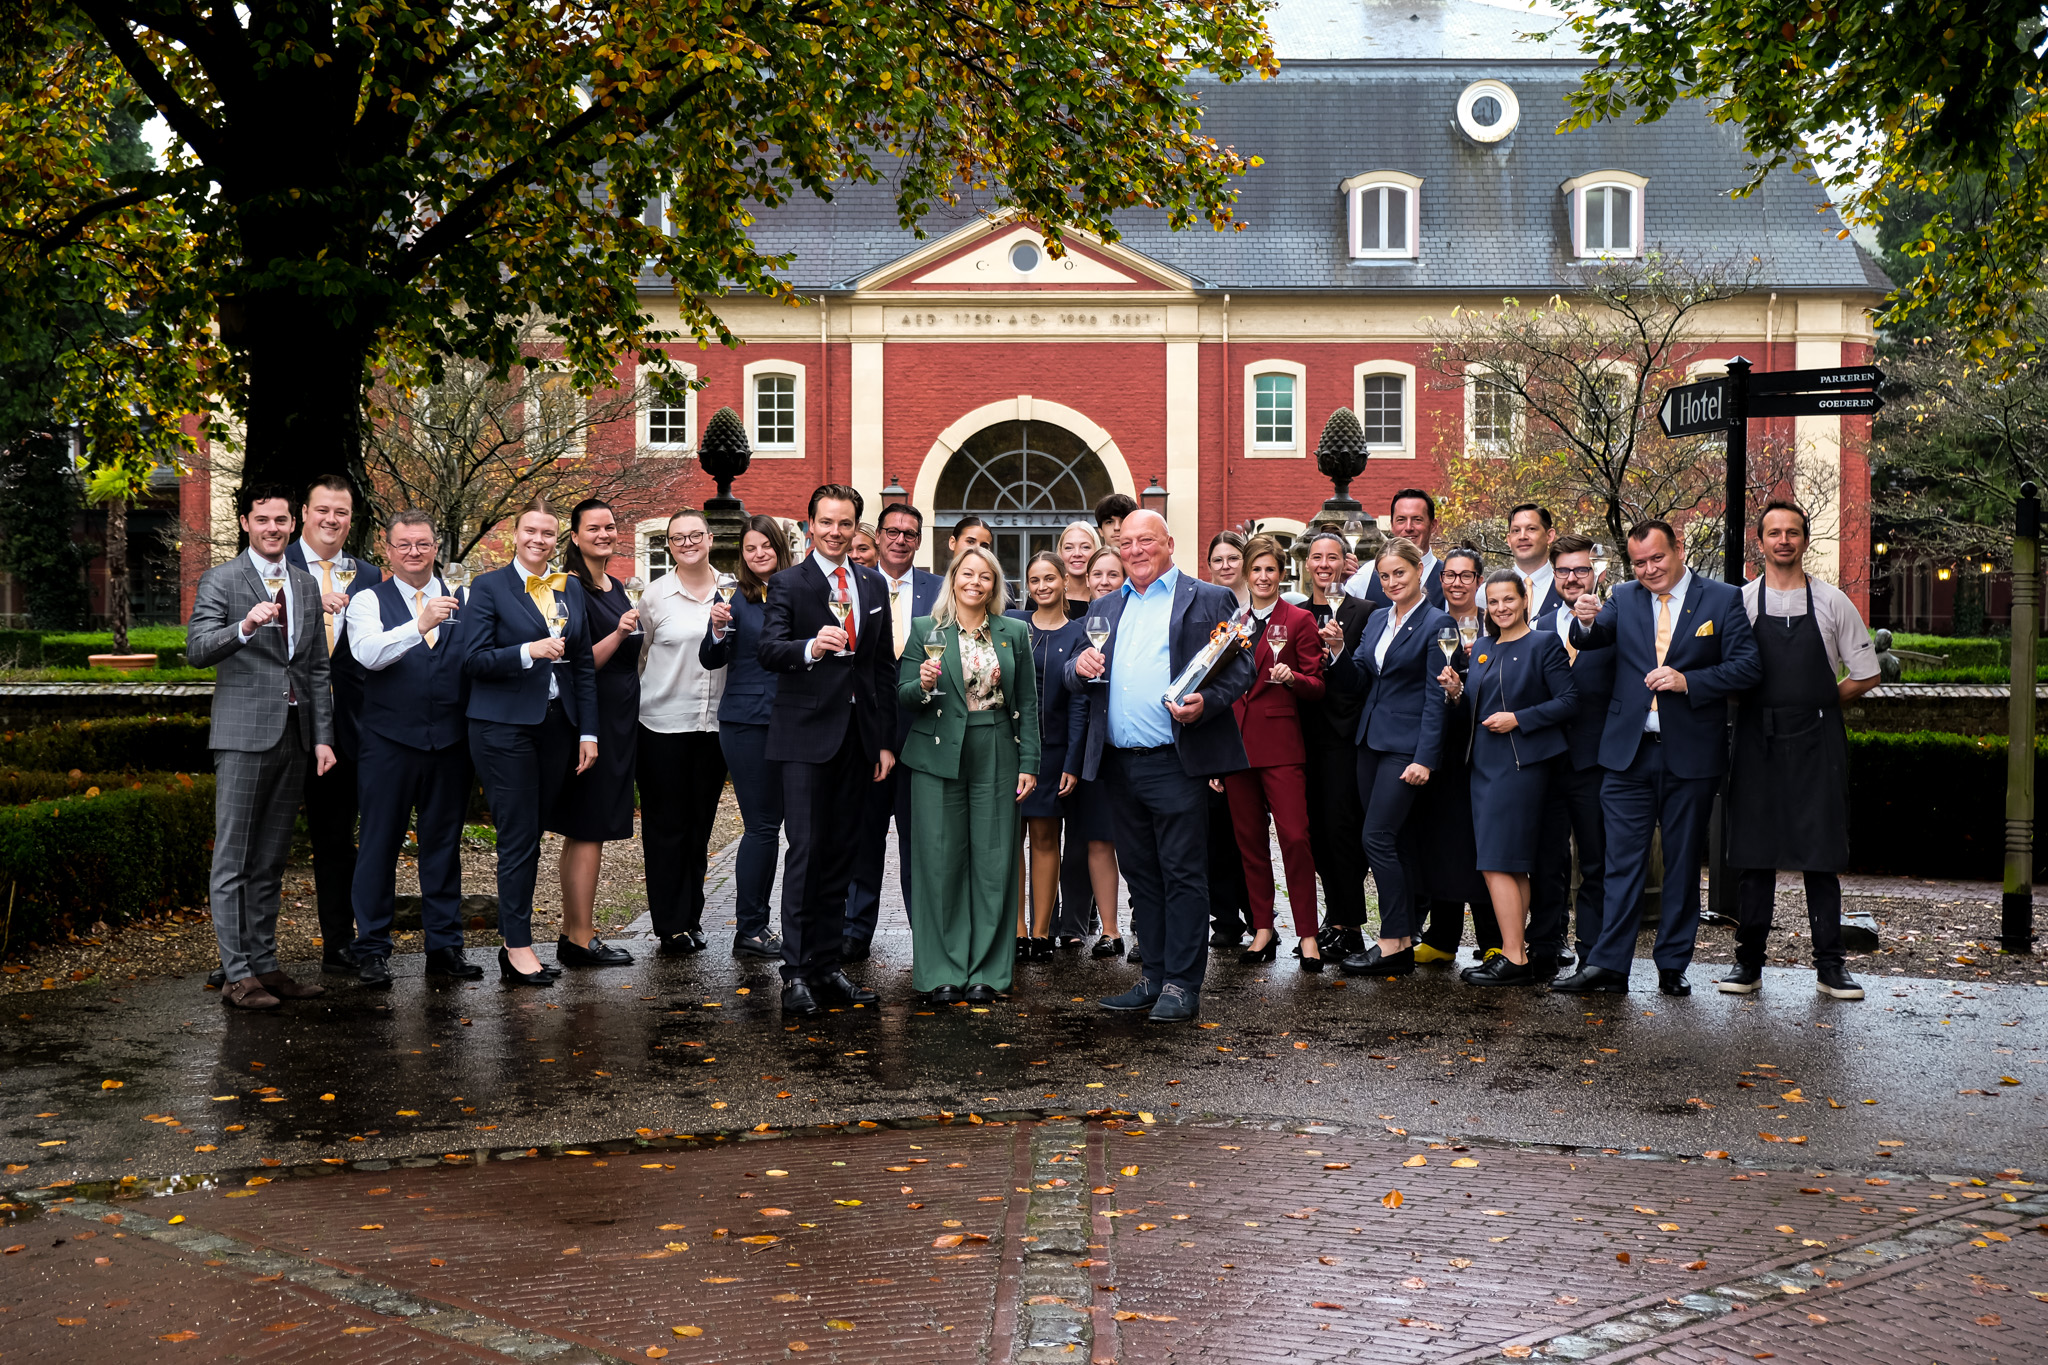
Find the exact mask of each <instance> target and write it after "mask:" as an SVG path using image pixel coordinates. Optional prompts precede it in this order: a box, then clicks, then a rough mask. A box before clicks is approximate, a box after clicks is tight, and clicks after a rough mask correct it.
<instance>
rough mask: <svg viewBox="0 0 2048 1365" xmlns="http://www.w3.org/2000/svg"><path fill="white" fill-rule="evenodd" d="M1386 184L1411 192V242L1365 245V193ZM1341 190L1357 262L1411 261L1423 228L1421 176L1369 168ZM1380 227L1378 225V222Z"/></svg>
mask: <svg viewBox="0 0 2048 1365" xmlns="http://www.w3.org/2000/svg"><path fill="white" fill-rule="evenodd" d="M1381 187H1385V188H1388V189H1397V190H1405V191H1407V194H1408V245H1407V246H1406V247H1402V248H1398V249H1388V248H1381V247H1368V246H1366V245H1365V210H1364V204H1365V195H1366V192H1367V191H1368V190H1373V189H1378V188H1381ZM1339 188H1340V189H1342V190H1343V191H1344V216H1345V221H1346V223H1347V225H1348V226H1347V236H1348V237H1349V244H1348V245H1349V249H1350V252H1351V259H1352V260H1354V261H1412V260H1414V259H1415V258H1416V256H1417V255H1418V254H1419V250H1418V246H1417V241H1416V239H1417V237H1418V236H1419V235H1420V233H1421V231H1422V177H1421V176H1419V175H1410V174H1408V173H1407V172H1406V171H1366V172H1365V173H1364V174H1362V175H1354V176H1352V177H1351V178H1350V179H1348V180H1346V181H1345V182H1344V183H1343V184H1342V185H1341V186H1339ZM1375 226H1377V224H1375Z"/></svg>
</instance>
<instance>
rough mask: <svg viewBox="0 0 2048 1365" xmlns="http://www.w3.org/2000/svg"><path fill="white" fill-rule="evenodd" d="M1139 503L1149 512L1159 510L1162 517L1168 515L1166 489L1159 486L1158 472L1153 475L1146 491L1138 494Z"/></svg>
mask: <svg viewBox="0 0 2048 1365" xmlns="http://www.w3.org/2000/svg"><path fill="white" fill-rule="evenodd" d="M1138 505H1139V506H1140V507H1143V508H1144V509H1145V510H1146V511H1147V512H1157V513H1158V514H1159V515H1160V516H1162V517H1163V516H1165V515H1166V490H1165V489H1164V488H1161V487H1160V486H1159V476H1158V475H1157V474H1154V475H1153V476H1152V482H1151V483H1150V484H1149V485H1147V486H1146V489H1145V491H1144V492H1142V493H1140V494H1138Z"/></svg>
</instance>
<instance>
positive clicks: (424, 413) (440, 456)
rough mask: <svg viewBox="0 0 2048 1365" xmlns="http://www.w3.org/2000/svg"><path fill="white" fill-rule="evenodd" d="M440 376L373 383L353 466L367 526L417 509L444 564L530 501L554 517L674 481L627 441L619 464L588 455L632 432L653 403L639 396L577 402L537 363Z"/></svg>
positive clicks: (663, 462) (583, 397) (569, 387)
mask: <svg viewBox="0 0 2048 1365" xmlns="http://www.w3.org/2000/svg"><path fill="white" fill-rule="evenodd" d="M440 371H441V372H440V375H439V377H438V379H434V378H429V377H427V376H420V377H419V378H418V380H417V381H416V382H408V381H407V380H404V379H401V378H398V377H395V376H386V377H385V378H384V379H382V380H380V382H379V383H378V384H377V385H376V386H375V387H374V389H373V390H372V394H371V397H372V402H373V405H374V414H375V421H374V425H373V428H372V430H371V432H370V434H369V436H368V438H367V440H366V447H367V449H366V451H365V456H366V462H367V464H368V467H369V474H370V482H371V490H370V495H369V501H370V503H371V507H370V509H369V510H370V512H371V514H372V516H371V518H370V520H381V519H382V517H383V516H384V515H387V514H388V513H390V512H392V511H396V510H398V509H401V508H405V507H420V508H424V509H426V510H427V511H428V512H429V513H431V514H432V515H433V518H434V525H435V530H436V531H437V533H438V534H439V536H440V540H441V545H442V556H443V558H444V559H448V560H454V559H463V558H466V557H468V555H469V554H470V552H471V551H472V550H474V549H475V548H476V547H477V545H478V544H479V543H481V542H482V541H483V540H485V539H486V538H487V537H488V536H489V535H490V534H491V532H492V531H493V530H494V529H496V528H497V527H498V526H500V525H502V524H503V523H505V522H507V521H509V520H511V519H512V518H513V517H514V516H516V515H517V514H518V510H519V508H521V507H523V506H525V505H526V503H527V502H528V501H530V500H531V499H533V498H536V497H544V498H546V499H548V501H549V502H551V503H554V504H556V505H558V506H561V505H565V504H569V503H574V502H576V501H578V500H580V499H583V498H590V497H599V498H607V499H611V498H630V497H632V496H633V495H634V494H637V493H642V492H646V491H650V490H652V489H654V488H656V487H658V486H660V485H661V484H663V483H665V482H666V481H667V480H668V479H669V478H670V477H671V476H672V475H674V474H675V473H676V472H677V466H676V464H675V463H673V462H671V461H670V460H669V459H666V458H654V459H650V458H647V457H646V454H645V452H644V451H643V450H641V449H640V448H639V446H638V443H637V440H636V442H635V443H634V444H633V445H632V446H631V447H630V448H629V449H627V450H626V451H624V452H611V453H598V452H594V451H593V450H592V446H593V437H594V436H595V434H596V433H598V432H601V431H604V430H605V429H606V428H609V427H612V426H613V425H614V424H616V423H621V422H624V423H627V424H629V429H631V428H634V427H636V426H637V423H636V422H635V419H636V418H637V416H638V414H639V413H640V411H641V410H642V409H643V408H644V407H647V406H649V405H650V404H651V403H653V402H656V401H662V400H663V396H662V395H657V394H656V393H655V392H654V390H653V389H652V388H651V387H650V386H649V385H647V384H644V383H643V384H638V385H636V386H634V387H632V388H630V389H615V390H609V391H604V392H600V393H596V394H584V393H580V392H578V391H577V389H576V387H575V385H574V384H573V383H572V382H571V380H570V377H569V376H568V375H567V374H564V373H562V372H560V371H557V370H553V369H551V368H549V366H548V365H547V364H546V363H545V362H544V361H542V362H539V363H537V364H535V365H533V366H531V367H529V368H526V369H523V370H515V371H514V372H513V374H512V376H511V377H510V378H509V379H504V380H499V379H493V378H492V377H491V375H490V373H489V369H488V367H487V366H485V365H483V364H482V363H479V362H475V361H469V360H464V359H460V358H456V357H446V358H444V359H443V362H442V364H441V366H440ZM668 401H677V400H675V399H669V400H668Z"/></svg>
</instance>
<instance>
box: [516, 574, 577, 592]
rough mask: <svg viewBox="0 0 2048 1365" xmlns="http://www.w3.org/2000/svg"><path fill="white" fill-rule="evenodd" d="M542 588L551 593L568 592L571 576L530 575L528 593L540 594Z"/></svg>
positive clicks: (527, 584)
mask: <svg viewBox="0 0 2048 1365" xmlns="http://www.w3.org/2000/svg"><path fill="white" fill-rule="evenodd" d="M542 588H546V589H547V590H548V591H549V592H566V591H568V588H569V575H568V574H566V573H530V574H528V575H527V576H526V591H527V592H528V593H536V592H539V591H540V590H541V589H542Z"/></svg>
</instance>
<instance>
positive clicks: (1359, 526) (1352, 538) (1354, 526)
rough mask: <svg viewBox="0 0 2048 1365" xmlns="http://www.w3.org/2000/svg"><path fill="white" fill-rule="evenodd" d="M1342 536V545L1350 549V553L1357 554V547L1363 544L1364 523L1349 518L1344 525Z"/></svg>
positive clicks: (1355, 518)
mask: <svg viewBox="0 0 2048 1365" xmlns="http://www.w3.org/2000/svg"><path fill="white" fill-rule="evenodd" d="M1343 536H1344V543H1345V544H1347V545H1349V546H1350V547H1351V553H1352V554H1354V555H1355V554H1357V553H1358V550H1359V547H1360V546H1361V545H1363V544H1364V543H1365V523H1364V522H1362V521H1360V520H1359V519H1358V518H1357V517H1353V518H1351V520H1349V521H1347V522H1345V523H1344V530H1343Z"/></svg>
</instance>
